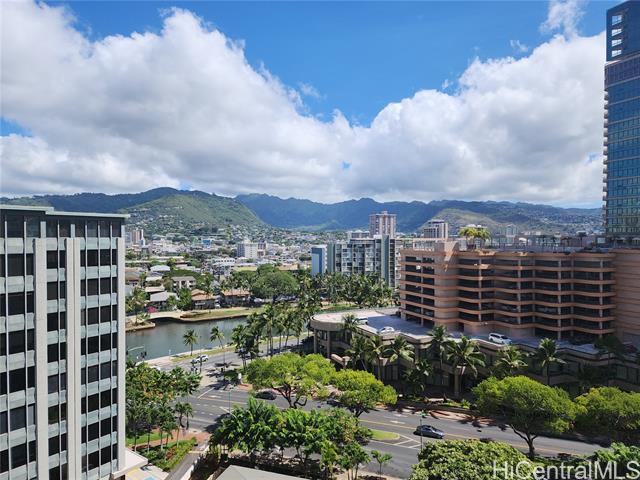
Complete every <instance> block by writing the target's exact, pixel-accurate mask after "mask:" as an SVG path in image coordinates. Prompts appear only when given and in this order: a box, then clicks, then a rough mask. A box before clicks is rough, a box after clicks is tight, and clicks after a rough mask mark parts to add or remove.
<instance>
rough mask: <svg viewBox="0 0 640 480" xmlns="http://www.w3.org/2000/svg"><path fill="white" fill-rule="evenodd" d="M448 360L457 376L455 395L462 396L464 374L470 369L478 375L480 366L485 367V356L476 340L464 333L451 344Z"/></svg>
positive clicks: (473, 373) (474, 374)
mask: <svg viewBox="0 0 640 480" xmlns="http://www.w3.org/2000/svg"><path fill="white" fill-rule="evenodd" d="M447 360H448V361H449V363H451V366H452V367H453V374H454V377H455V380H454V381H455V385H454V395H455V396H456V397H460V393H461V383H462V379H463V378H464V375H465V374H466V373H467V372H468V371H470V372H471V374H472V375H473V376H474V377H476V376H477V375H478V367H484V365H485V356H484V354H483V353H482V352H481V351H480V349H478V345H477V344H476V342H474V341H473V340H469V339H468V338H467V337H465V336H464V335H463V336H462V337H460V340H459V341H457V342H452V343H451V344H449V351H448V353H447Z"/></svg>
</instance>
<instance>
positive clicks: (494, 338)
mask: <svg viewBox="0 0 640 480" xmlns="http://www.w3.org/2000/svg"><path fill="white" fill-rule="evenodd" d="M489 341H490V342H493V343H498V344H500V345H511V339H510V338H509V337H507V336H506V335H502V334H501V333H490V334H489Z"/></svg>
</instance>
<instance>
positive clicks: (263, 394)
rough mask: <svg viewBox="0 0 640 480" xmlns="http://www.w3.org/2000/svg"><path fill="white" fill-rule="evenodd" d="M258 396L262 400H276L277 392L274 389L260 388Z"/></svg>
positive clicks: (256, 395)
mask: <svg viewBox="0 0 640 480" xmlns="http://www.w3.org/2000/svg"><path fill="white" fill-rule="evenodd" d="M255 397H256V398H261V399H262V400H275V399H276V394H275V393H273V391H272V390H260V391H259V392H256V394H255Z"/></svg>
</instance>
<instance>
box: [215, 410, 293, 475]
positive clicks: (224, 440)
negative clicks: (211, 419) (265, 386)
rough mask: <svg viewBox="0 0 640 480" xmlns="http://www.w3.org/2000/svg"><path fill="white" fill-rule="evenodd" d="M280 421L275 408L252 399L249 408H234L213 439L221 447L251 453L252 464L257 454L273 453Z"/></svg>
mask: <svg viewBox="0 0 640 480" xmlns="http://www.w3.org/2000/svg"><path fill="white" fill-rule="evenodd" d="M281 421H282V416H281V413H280V410H278V408H277V407H276V406H274V405H269V404H267V403H266V402H264V401H261V400H256V399H255V398H249V400H248V401H247V407H246V408H240V407H238V406H234V407H233V409H232V410H231V412H230V414H229V416H228V417H225V418H224V420H223V421H222V424H221V425H220V426H219V427H218V428H217V429H216V430H215V432H214V433H213V435H212V436H211V439H212V442H215V443H216V444H218V445H227V446H228V447H229V448H230V449H234V448H237V449H239V450H241V451H243V452H245V453H249V454H250V455H251V463H252V464H253V463H255V456H256V453H258V452H260V451H264V452H267V451H270V450H271V449H272V448H274V447H275V445H276V444H277V441H278V431H279V428H280V427H279V425H280V423H281Z"/></svg>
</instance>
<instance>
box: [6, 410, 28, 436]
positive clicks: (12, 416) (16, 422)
mask: <svg viewBox="0 0 640 480" xmlns="http://www.w3.org/2000/svg"><path fill="white" fill-rule="evenodd" d="M9 425H10V427H11V431H13V430H18V429H20V428H25V427H26V426H27V409H26V408H25V407H17V408H12V409H11V411H10V412H9Z"/></svg>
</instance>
